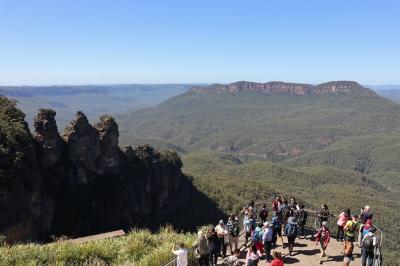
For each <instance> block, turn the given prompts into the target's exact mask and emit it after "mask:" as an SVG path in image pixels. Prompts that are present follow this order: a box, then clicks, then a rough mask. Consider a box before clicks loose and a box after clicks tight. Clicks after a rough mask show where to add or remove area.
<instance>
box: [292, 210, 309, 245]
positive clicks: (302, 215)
mask: <svg viewBox="0 0 400 266" xmlns="http://www.w3.org/2000/svg"><path fill="white" fill-rule="evenodd" d="M298 206H299V209H298V210H297V211H296V212H295V216H296V220H297V224H298V226H299V238H300V236H303V238H304V239H306V236H305V233H304V227H305V226H306V222H307V212H306V211H305V210H304V204H303V203H300V204H299V205H298Z"/></svg>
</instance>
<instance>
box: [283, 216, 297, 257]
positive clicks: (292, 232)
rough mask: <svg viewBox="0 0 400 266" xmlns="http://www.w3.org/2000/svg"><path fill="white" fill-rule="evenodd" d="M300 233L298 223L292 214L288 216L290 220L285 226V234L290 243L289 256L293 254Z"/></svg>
mask: <svg viewBox="0 0 400 266" xmlns="http://www.w3.org/2000/svg"><path fill="white" fill-rule="evenodd" d="M298 233H299V231H298V227H297V223H296V222H295V219H294V217H293V216H290V217H289V218H288V222H287V224H286V226H285V234H286V236H287V240H288V245H289V256H292V252H293V247H294V242H295V240H296V237H297V235H298Z"/></svg>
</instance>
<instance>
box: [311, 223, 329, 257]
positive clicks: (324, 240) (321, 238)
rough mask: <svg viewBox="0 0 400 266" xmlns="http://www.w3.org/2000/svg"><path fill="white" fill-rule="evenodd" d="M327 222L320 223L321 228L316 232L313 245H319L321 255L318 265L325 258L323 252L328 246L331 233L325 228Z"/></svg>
mask: <svg viewBox="0 0 400 266" xmlns="http://www.w3.org/2000/svg"><path fill="white" fill-rule="evenodd" d="M327 224H328V223H327V222H326V221H323V222H322V227H321V228H320V229H319V230H318V232H317V234H316V235H315V237H316V238H315V244H316V245H318V244H319V245H320V248H321V255H320V260H319V264H322V258H323V257H325V250H326V247H327V246H328V243H329V240H330V238H331V233H330V232H329V229H328V227H327Z"/></svg>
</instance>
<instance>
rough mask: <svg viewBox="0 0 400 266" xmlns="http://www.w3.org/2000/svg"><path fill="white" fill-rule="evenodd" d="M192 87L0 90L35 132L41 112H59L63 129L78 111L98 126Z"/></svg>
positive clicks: (48, 87) (129, 86)
mask: <svg viewBox="0 0 400 266" xmlns="http://www.w3.org/2000/svg"><path fill="white" fill-rule="evenodd" d="M190 86H191V85H190V84H157V85H151V84H148V85H141V84H122V85H85V86H0V95H5V96H7V97H9V98H13V99H16V100H17V101H18V107H19V108H21V109H22V111H24V113H25V114H26V121H27V122H28V123H29V124H30V127H31V128H32V125H33V118H34V115H35V114H36V113H37V112H38V110H39V109H40V108H52V109H54V110H55V111H57V121H58V125H59V127H60V128H61V129H63V128H64V127H65V126H66V125H67V123H68V122H69V121H71V120H72V119H73V117H74V114H75V113H76V112H77V111H83V112H85V113H86V115H87V116H88V118H89V120H91V121H92V122H95V119H97V118H98V117H99V116H100V115H102V114H106V113H107V114H114V113H118V112H125V111H128V110H130V111H131V110H135V109H139V108H143V107H149V106H154V105H157V104H159V103H160V102H162V101H164V100H166V99H168V98H170V97H172V96H175V95H177V94H180V93H182V92H184V91H186V90H187V89H188V88H189V87H190Z"/></svg>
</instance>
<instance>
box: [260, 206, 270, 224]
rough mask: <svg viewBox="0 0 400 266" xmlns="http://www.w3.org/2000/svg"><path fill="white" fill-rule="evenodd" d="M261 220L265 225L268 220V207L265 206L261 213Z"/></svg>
mask: <svg viewBox="0 0 400 266" xmlns="http://www.w3.org/2000/svg"><path fill="white" fill-rule="evenodd" d="M259 216H260V219H261V222H262V223H265V222H266V221H267V218H268V210H267V205H265V204H264V205H263V206H262V208H261V210H260V213H259Z"/></svg>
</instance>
